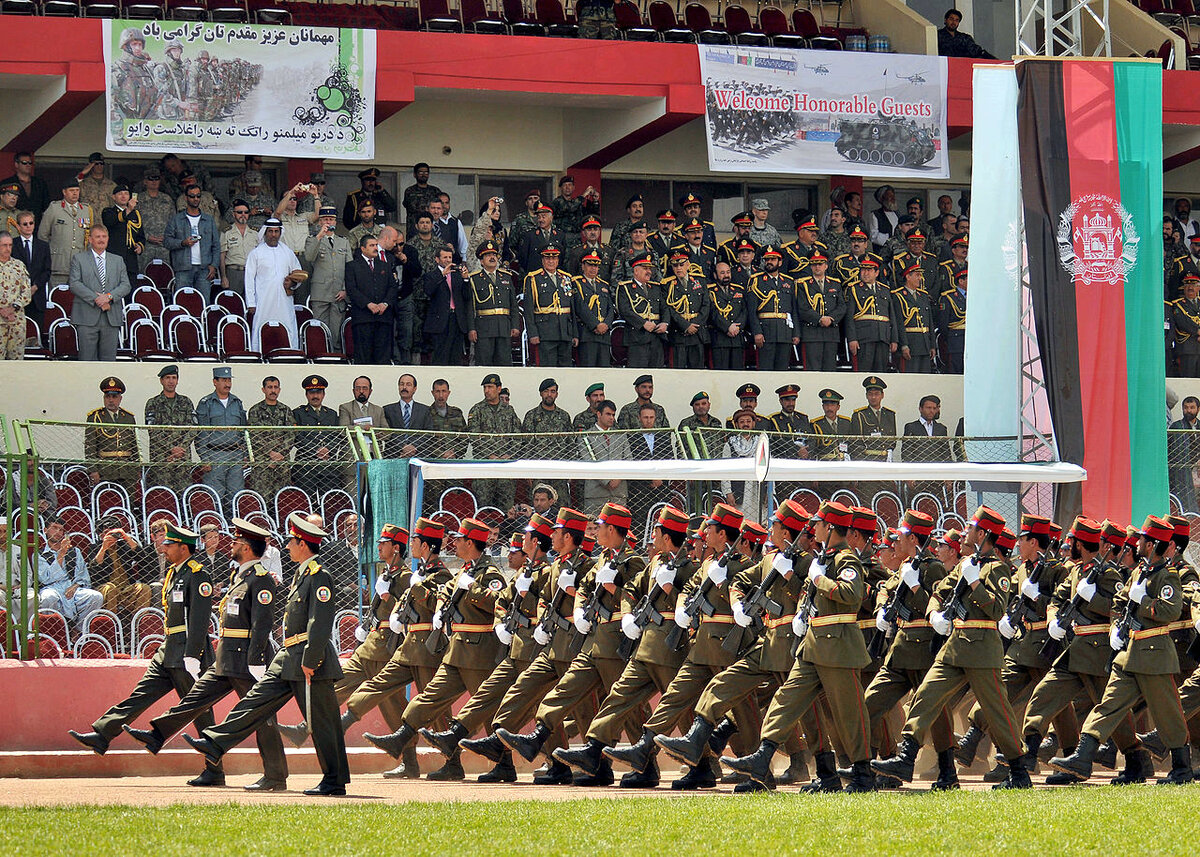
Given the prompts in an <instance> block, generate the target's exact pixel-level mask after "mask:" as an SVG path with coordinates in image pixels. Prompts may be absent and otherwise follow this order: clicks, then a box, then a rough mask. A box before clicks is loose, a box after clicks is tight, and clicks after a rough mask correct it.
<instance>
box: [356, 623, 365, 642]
mask: <svg viewBox="0 0 1200 857" xmlns="http://www.w3.org/2000/svg"><path fill="white" fill-rule="evenodd" d="M354 639H356V640H358V641H359V642H360V643H362V642H364V641H365V640H366V639H367V629H366V628H364V627H363V626H362V625H359V626H358V627H357V628H355V629H354Z"/></svg>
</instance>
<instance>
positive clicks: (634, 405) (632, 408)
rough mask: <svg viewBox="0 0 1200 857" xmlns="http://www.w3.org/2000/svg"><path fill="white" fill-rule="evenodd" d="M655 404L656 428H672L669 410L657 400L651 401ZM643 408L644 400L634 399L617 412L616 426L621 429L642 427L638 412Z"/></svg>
mask: <svg viewBox="0 0 1200 857" xmlns="http://www.w3.org/2000/svg"><path fill="white" fill-rule="evenodd" d="M650 404H651V405H654V427H655V428H670V427H671V424H670V423H669V422H667V411H666V408H664V407H663V406H662V405H660V404H658V403H657V402H650ZM641 410H642V400H641V399H634V400H633V401H632V402H630V403H629V404H627V405H625V406H624V407H622V408H621V410H620V411H619V412H618V413H617V423H616V426H615V427H616V428H619V429H640V428H641V427H642V423H641V420H640V419H639V418H638V414H639V413H641Z"/></svg>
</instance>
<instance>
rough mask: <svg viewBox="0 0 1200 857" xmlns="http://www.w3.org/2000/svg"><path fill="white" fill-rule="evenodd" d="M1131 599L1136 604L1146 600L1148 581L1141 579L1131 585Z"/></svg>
mask: <svg viewBox="0 0 1200 857" xmlns="http://www.w3.org/2000/svg"><path fill="white" fill-rule="evenodd" d="M1129 600H1130V601H1132V602H1133V603H1134V604H1141V603H1142V602H1143V601H1145V600H1146V581H1144V580H1139V581H1138V582H1137V583H1135V584H1134V585H1133V586H1131V587H1129Z"/></svg>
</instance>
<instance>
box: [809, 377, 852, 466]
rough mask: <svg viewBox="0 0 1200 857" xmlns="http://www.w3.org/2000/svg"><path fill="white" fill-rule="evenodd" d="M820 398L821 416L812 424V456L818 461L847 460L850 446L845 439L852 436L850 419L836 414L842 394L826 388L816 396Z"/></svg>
mask: <svg viewBox="0 0 1200 857" xmlns="http://www.w3.org/2000/svg"><path fill="white" fill-rule="evenodd" d="M817 395H818V396H819V397H820V398H821V410H822V411H823V412H824V414H823V416H822V417H821V418H820V419H818V420H813V422H812V433H813V434H814V435H817V437H816V438H815V439H814V442H813V449H812V456H813V458H815V459H817V460H818V461H841V460H843V459H847V460H848V458H849V454H850V444H849V441H847V440H846V438H848V437H850V436H851V435H852V434H854V432H853V430H852V429H851V426H850V418H849V417H843V416H842V415H841V414H839V413H838V410H839V409H840V408H841V406H842V398H843V397H842V394H841V393H839V392H838V391H837V390H834V389H833V388H832V387H826V388H825V389H824V390H822V391H821V392H819V393H818V394H817Z"/></svg>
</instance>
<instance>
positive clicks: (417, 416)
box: [383, 401, 433, 455]
mask: <svg viewBox="0 0 1200 857" xmlns="http://www.w3.org/2000/svg"><path fill="white" fill-rule="evenodd" d="M403 404H404V403H403V402H401V401H395V402H392V403H391V404H390V405H384V406H383V417H384V419H386V420H387V423H388V426H390V427H391V428H394V429H411V430H412V431H433V420H432V419H431V418H430V416H429V405H423V404H421V403H420V402H418V401H412V402H410V403H409V408H410V411H409V415H408V422H407V423H406V422H405V421H404V407H403ZM421 439H422V438H421V437H419V436H416V435H401V436H398V437H397V436H393V437H392V438H391V443H389V444H388V448H389V449H391V450H392V453H393V455H402V454H403V453H402V452H401V450H402V449H403V448H404V446H405V445H406V444H410V443H411V444H412V445H413V446H415V447H416V448H417V449H418V450H419V449H420V448H421V443H420V441H421Z"/></svg>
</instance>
